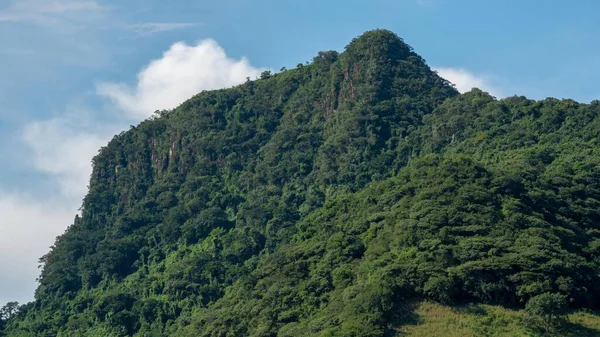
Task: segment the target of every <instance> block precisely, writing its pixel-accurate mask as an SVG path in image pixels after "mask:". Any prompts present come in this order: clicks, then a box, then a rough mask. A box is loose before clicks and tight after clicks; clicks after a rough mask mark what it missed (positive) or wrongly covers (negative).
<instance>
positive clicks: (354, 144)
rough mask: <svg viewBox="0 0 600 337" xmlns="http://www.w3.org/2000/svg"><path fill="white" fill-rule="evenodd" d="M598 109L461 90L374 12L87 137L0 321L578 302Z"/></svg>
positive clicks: (27, 330)
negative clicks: (354, 31) (47, 233)
mask: <svg viewBox="0 0 600 337" xmlns="http://www.w3.org/2000/svg"><path fill="white" fill-rule="evenodd" d="M599 114H600V102H598V101H595V102H592V103H590V104H581V103H577V102H575V101H572V100H558V99H552V98H549V99H546V100H542V101H534V100H529V99H527V98H525V97H517V96H515V97H510V98H505V99H501V100H497V99H496V98H494V97H492V96H490V95H489V94H487V93H485V92H482V91H481V90H478V89H474V90H472V91H471V92H468V93H465V94H462V95H459V94H458V92H457V91H456V90H455V89H454V88H453V87H452V86H451V85H450V84H449V83H448V82H447V81H446V80H444V79H442V78H440V77H439V76H438V75H437V74H436V73H435V72H433V71H432V70H431V69H430V68H429V67H428V66H427V64H426V62H425V61H424V60H423V59H422V58H421V57H420V56H419V55H417V54H416V53H415V52H414V51H413V50H412V48H411V47H410V46H408V45H407V44H406V43H404V41H403V40H402V39H400V38H399V37H397V36H396V35H395V34H393V33H391V32H389V31H385V30H375V31H369V32H367V33H365V34H364V35H362V36H361V37H359V38H356V39H355V40H353V41H352V42H351V43H350V44H349V45H348V46H347V47H346V49H345V50H344V51H343V52H342V53H338V52H335V51H328V52H321V53H319V54H318V55H317V56H316V57H315V58H314V59H313V60H312V62H311V63H309V64H308V65H302V64H299V66H298V67H296V68H294V69H289V70H285V69H282V71H281V72H280V73H270V72H265V73H263V74H262V75H261V78H260V79H258V80H256V81H248V82H246V83H244V84H242V85H239V86H236V87H234V88H229V89H223V90H217V91H208V92H202V93H199V94H198V95H196V96H194V97H192V98H191V99H189V100H188V101H186V102H184V103H183V104H181V105H180V106H179V107H177V108H176V109H174V110H171V111H162V112H159V113H157V114H156V116H154V117H153V118H150V119H148V120H146V121H144V122H142V123H140V124H139V125H137V126H133V127H131V129H130V130H128V131H126V132H123V133H121V134H119V135H117V136H115V137H114V138H113V139H112V141H111V142H110V143H109V144H108V145H106V146H105V147H103V148H102V149H101V150H100V151H99V153H98V155H97V156H96V157H95V158H94V160H93V166H94V169H93V173H92V176H91V180H90V187H89V192H88V194H87V196H86V197H85V199H84V201H83V206H82V213H81V216H76V217H75V219H74V221H73V224H72V225H71V226H70V227H69V228H68V229H67V230H66V232H65V233H64V234H63V235H61V236H60V237H58V238H57V240H56V243H55V244H54V246H53V247H52V249H51V250H50V251H49V252H48V254H46V255H45V256H43V257H42V258H41V259H40V261H41V263H42V264H43V269H42V272H41V275H40V278H39V282H40V284H39V287H38V289H37V291H36V294H35V300H34V301H33V302H31V303H28V304H26V305H23V306H19V307H13V306H11V307H10V308H9V309H10V314H5V313H4V310H3V311H2V314H1V316H0V335H1V334H2V333H4V334H5V335H7V336H35V337H45V336H48V337H50V336H84V337H86V336H87V337H93V336H103V337H105V336H257V337H258V336H373V337H375V336H393V335H394V331H395V330H394V327H395V326H397V324H398V321H399V318H398V312H400V310H399V308H400V307H401V306H402V305H403V304H404V303H405V302H406V301H407V300H410V299H414V298H428V299H431V300H434V301H437V302H440V303H443V304H458V303H464V302H479V303H493V304H500V305H504V306H507V307H525V306H526V304H527V305H528V308H530V311H531V310H533V311H535V310H537V309H535V308H540V307H541V306H540V305H541V304H544V303H546V302H548V303H550V302H551V301H550V302H549V301H545V302H544V301H542V300H543V299H544V298H545V297H548V296H549V295H545V294H555V295H553V296H555V297H556V296H559V297H561V298H563V299H564V301H565V302H564V305H565V306H567V305H568V306H569V307H571V308H596V306H597V303H600V301H599V300H600V288H599V286H598V285H599V284H600V282H599V281H600V280H599V275H600V146H599V145H600V144H599V143H600V140H599V137H598V135H599V133H600V116H599ZM553 298H554V297H553ZM540 301H542V302H543V303H541V302H540ZM537 302H540V303H541V304H540V303H538V304H540V305H537V306H536V303H537ZM528 303H529V304H528ZM552 303H554V302H552ZM552 303H550V304H552ZM561 305H562V304H561ZM534 309H535V310H534ZM561 310H562V307H561ZM536 312H537V311H536ZM2 331H3V332H2Z"/></svg>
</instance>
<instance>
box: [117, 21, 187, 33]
mask: <svg viewBox="0 0 600 337" xmlns="http://www.w3.org/2000/svg"><path fill="white" fill-rule="evenodd" d="M196 25H197V24H195V23H186V22H147V23H138V24H135V25H130V26H129V28H130V29H131V30H133V31H134V32H135V33H136V34H138V35H152V34H156V33H162V32H168V31H171V30H177V29H185V28H190V27H193V26H196Z"/></svg>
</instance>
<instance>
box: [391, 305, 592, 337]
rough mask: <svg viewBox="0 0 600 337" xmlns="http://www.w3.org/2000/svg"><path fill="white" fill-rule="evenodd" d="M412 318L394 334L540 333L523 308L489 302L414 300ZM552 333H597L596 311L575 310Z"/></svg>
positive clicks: (475, 336) (530, 336) (500, 336)
mask: <svg viewBox="0 0 600 337" xmlns="http://www.w3.org/2000/svg"><path fill="white" fill-rule="evenodd" d="M414 314H415V315H414V317H413V320H414V322H411V323H409V324H404V325H403V326H402V327H400V328H399V329H398V334H397V336H398V337H400V336H406V337H436V336H440V337H480V336H489V337H534V336H544V335H543V334H540V333H538V332H536V331H534V330H532V329H530V328H528V326H527V324H526V322H525V321H524V320H525V317H526V316H525V312H524V311H522V310H510V309H506V308H502V307H498V306H491V305H468V306H462V307H448V306H443V305H440V304H436V303H431V302H420V303H417V304H416V306H415V310H414ZM569 322H570V323H569V324H568V325H567V326H566V327H565V328H564V329H563V330H561V331H557V332H556V333H555V334H553V336H564V337H592V336H598V337H600V315H598V314H594V313H588V312H578V313H574V314H571V315H569Z"/></svg>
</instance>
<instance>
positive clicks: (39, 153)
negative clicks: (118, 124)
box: [23, 118, 111, 199]
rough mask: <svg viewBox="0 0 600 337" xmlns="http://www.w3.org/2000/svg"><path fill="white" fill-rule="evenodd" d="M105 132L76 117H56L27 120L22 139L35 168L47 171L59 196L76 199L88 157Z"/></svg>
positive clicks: (83, 189)
mask: <svg viewBox="0 0 600 337" xmlns="http://www.w3.org/2000/svg"><path fill="white" fill-rule="evenodd" d="M109 132H110V131H106V130H98V129H96V130H92V131H86V130H85V129H84V127H83V125H82V123H81V122H78V120H76V119H75V120H72V119H69V118H57V119H51V120H47V121H35V122H32V123H30V124H28V125H27V126H26V127H25V129H24V131H23V141H24V143H25V145H26V146H27V147H28V148H29V149H30V150H31V154H32V164H33V166H34V167H35V169H37V171H39V172H42V173H45V174H47V175H49V176H50V178H51V179H52V180H53V181H55V182H56V183H57V184H58V186H59V192H60V194H61V195H62V196H64V197H67V198H72V199H80V198H82V197H83V195H84V194H85V193H86V191H87V186H88V183H89V178H90V174H91V171H92V167H91V159H92V157H93V156H94V155H95V154H97V153H98V150H99V149H100V147H102V146H103V145H105V144H106V143H107V141H108V140H109V139H110V138H109V136H110V134H111V133H109Z"/></svg>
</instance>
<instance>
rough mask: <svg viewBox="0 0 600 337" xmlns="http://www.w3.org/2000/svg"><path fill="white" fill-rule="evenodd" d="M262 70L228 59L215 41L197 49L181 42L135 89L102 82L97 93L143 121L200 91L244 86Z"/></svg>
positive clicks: (153, 65)
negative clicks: (155, 112)
mask: <svg viewBox="0 0 600 337" xmlns="http://www.w3.org/2000/svg"><path fill="white" fill-rule="evenodd" d="M261 71H262V69H258V68H255V67H253V66H252V65H250V62H249V61H248V60H247V59H246V58H242V59H240V60H235V59H232V58H230V57H228V56H227V54H226V53H225V51H224V50H223V48H221V47H220V46H219V45H218V44H217V42H215V41H214V40H204V41H201V42H200V43H199V44H197V45H195V46H188V45H187V44H185V43H183V42H178V43H176V44H174V45H173V46H171V48H170V49H169V50H167V51H166V52H165V53H164V54H163V56H162V58H161V59H158V60H155V61H152V62H151V63H150V64H149V65H148V66H146V67H145V68H144V69H143V70H142V71H141V72H140V73H139V74H138V83H137V84H136V85H135V86H134V87H131V86H128V85H125V84H117V83H101V84H99V85H98V86H97V92H98V94H100V95H102V96H105V97H108V98H109V99H110V100H112V101H113V102H114V103H115V104H116V105H117V106H118V107H119V108H120V109H122V110H123V111H124V112H125V113H126V115H127V116H128V117H129V118H132V119H143V118H146V117H149V116H150V115H152V113H153V112H154V111H156V110H163V109H172V108H175V107H176V106H177V105H179V104H180V103H182V102H183V101H185V100H186V99H188V98H190V97H191V96H193V95H195V94H197V93H198V92H200V91H203V90H211V89H219V88H224V87H231V86H234V85H237V84H240V83H243V82H244V81H245V79H246V77H251V78H255V77H257V76H258V75H259V74H260V73H261Z"/></svg>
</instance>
